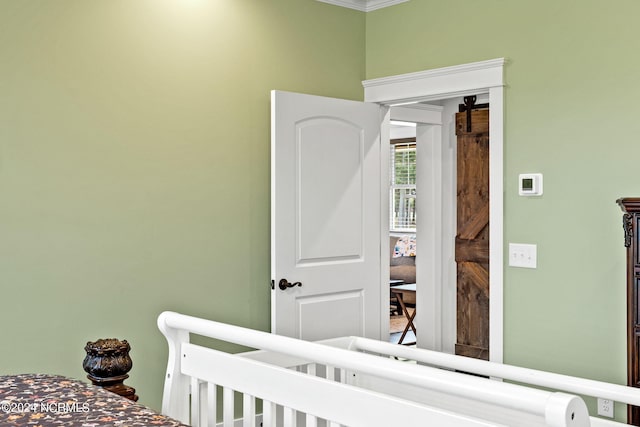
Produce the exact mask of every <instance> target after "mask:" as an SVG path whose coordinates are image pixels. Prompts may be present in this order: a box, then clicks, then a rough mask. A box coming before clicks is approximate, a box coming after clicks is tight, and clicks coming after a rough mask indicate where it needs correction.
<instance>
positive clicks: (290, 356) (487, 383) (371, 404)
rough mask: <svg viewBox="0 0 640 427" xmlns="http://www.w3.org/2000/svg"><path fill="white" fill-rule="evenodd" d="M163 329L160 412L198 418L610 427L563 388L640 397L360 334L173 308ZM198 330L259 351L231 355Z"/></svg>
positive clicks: (232, 422) (300, 425) (630, 399)
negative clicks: (261, 325)
mask: <svg viewBox="0 0 640 427" xmlns="http://www.w3.org/2000/svg"><path fill="white" fill-rule="evenodd" d="M158 327H159V328H160V330H161V331H162V333H163V334H164V336H165V337H166V339H167V342H168V345H169V355H168V366H167V373H166V377H165V386H164V395H163V402H162V412H163V413H164V414H166V415H169V416H171V417H174V418H177V419H179V420H181V421H182V422H184V423H187V424H190V425H193V426H208V427H214V426H217V425H222V426H223V427H232V426H236V425H241V426H244V427H249V426H251V427H252V426H258V425H260V421H262V423H263V426H264V427H273V426H285V427H290V426H291V427H293V426H295V427H315V426H331V427H334V426H342V425H344V426H363V427H364V426H366V427H375V426H385V427H386V426H424V425H432V426H439V427H449V426H451V427H453V426H460V427H464V426H518V427H520V426H522V427H526V426H553V427H582V426H589V425H591V426H602V427H604V426H620V425H621V424H619V423H616V422H613V421H607V420H602V419H598V418H594V417H589V414H588V412H587V408H586V405H585V403H584V401H583V400H582V399H581V398H580V397H578V396H576V395H573V394H567V393H565V392H569V393H577V394H586V395H591V396H598V397H602V398H606V399H611V400H616V401H619V402H624V403H631V404H640V390H637V389H632V388H630V387H625V386H618V385H613V384H607V383H602V382H598V381H591V380H583V379H578V378H574V377H569V376H564V375H556V374H549V373H546V372H541V371H535V370H530V369H523V368H517V367H513V366H508V365H502V364H495V363H489V362H483V361H477V360H474V359H468V358H462V357H459V356H452V355H446V354H441V353H436V352H431V351H427V350H421V349H413V348H407V347H404V346H398V345H393V344H388V343H383V342H379V341H373V340H368V339H364V338H357V337H345V338H338V339H333V340H326V341H322V342H317V343H314V342H307V341H301V340H297V339H293V338H288V337H283V336H278V335H273V334H270V333H267V332H261V331H256V330H251V329H247V328H242V327H238V326H232V325H227V324H223V323H219V322H214V321H209V320H204V319H199V318H195V317H191V316H186V315H182V314H178V313H173V312H164V313H162V314H161V315H160V316H159V318H158ZM191 334H196V335H202V336H205V337H210V338H214V339H217V340H222V341H226V342H230V343H234V344H238V345H242V346H246V347H249V348H252V349H256V350H254V351H248V352H243V353H238V354H230V353H227V352H223V351H219V350H215V349H211V348H206V347H203V346H200V345H195V344H192V343H191V342H190V335H191ZM406 360H409V361H414V362H418V363H410V362H407V361H406ZM454 370H457V371H463V372H467V373H474V374H476V375H483V376H487V377H494V378H502V379H508V380H513V381H517V382H520V383H526V384H531V385H533V386H536V387H537V386H541V387H549V388H553V389H557V390H562V391H563V392H555V391H547V390H541V389H538V388H535V387H528V386H524V385H516V384H513V383H508V382H502V381H495V380H492V379H487V378H483V377H479V376H476V375H469V374H466V373H459V372H455V371H454ZM239 395H241V396H242V398H241V400H240V398H239ZM218 401H222V405H221V412H222V413H221V414H220V415H221V417H220V418H221V419H222V424H217V420H218V412H219V411H220V409H219V408H218ZM240 401H241V402H242V403H240ZM260 404H262V413H261V414H260V413H259V412H260V410H259V406H260Z"/></svg>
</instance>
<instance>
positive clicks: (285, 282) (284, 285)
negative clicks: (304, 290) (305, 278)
mask: <svg viewBox="0 0 640 427" xmlns="http://www.w3.org/2000/svg"><path fill="white" fill-rule="evenodd" d="M294 286H302V283H300V282H294V283H289V281H288V280H287V279H280V282H278V287H279V288H280V289H282V290H283V291H284V290H286V289H287V288H293V287H294Z"/></svg>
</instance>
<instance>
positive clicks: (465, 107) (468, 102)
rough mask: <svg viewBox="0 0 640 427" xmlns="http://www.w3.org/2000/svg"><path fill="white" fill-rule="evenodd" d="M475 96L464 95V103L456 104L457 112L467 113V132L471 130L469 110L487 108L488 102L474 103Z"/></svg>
mask: <svg viewBox="0 0 640 427" xmlns="http://www.w3.org/2000/svg"><path fill="white" fill-rule="evenodd" d="M476 100H477V98H476V96H475V95H471V96H465V97H464V104H459V105H458V112H460V113H464V112H466V113H467V132H471V110H480V109H481V108H489V104H488V103H487V104H476Z"/></svg>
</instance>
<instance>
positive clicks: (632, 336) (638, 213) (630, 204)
mask: <svg viewBox="0 0 640 427" xmlns="http://www.w3.org/2000/svg"><path fill="white" fill-rule="evenodd" d="M617 203H618V204H619V205H620V207H621V208H622V211H623V212H624V214H623V216H622V226H623V228H624V245H625V246H626V248H627V385H629V386H632V387H640V368H639V366H638V360H639V356H640V355H639V353H640V312H639V309H640V307H639V305H638V297H639V293H638V287H639V285H640V236H639V235H638V231H639V230H640V198H638V197H634V198H622V199H618V200H617ZM627 423H629V424H631V425H634V426H640V407H638V406H631V405H629V406H628V409H627Z"/></svg>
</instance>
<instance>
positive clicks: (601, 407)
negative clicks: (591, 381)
mask: <svg viewBox="0 0 640 427" xmlns="http://www.w3.org/2000/svg"><path fill="white" fill-rule="evenodd" d="M613 405H614V402H613V400H609V399H600V398H598V415H602V416H603V417H609V418H613Z"/></svg>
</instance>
